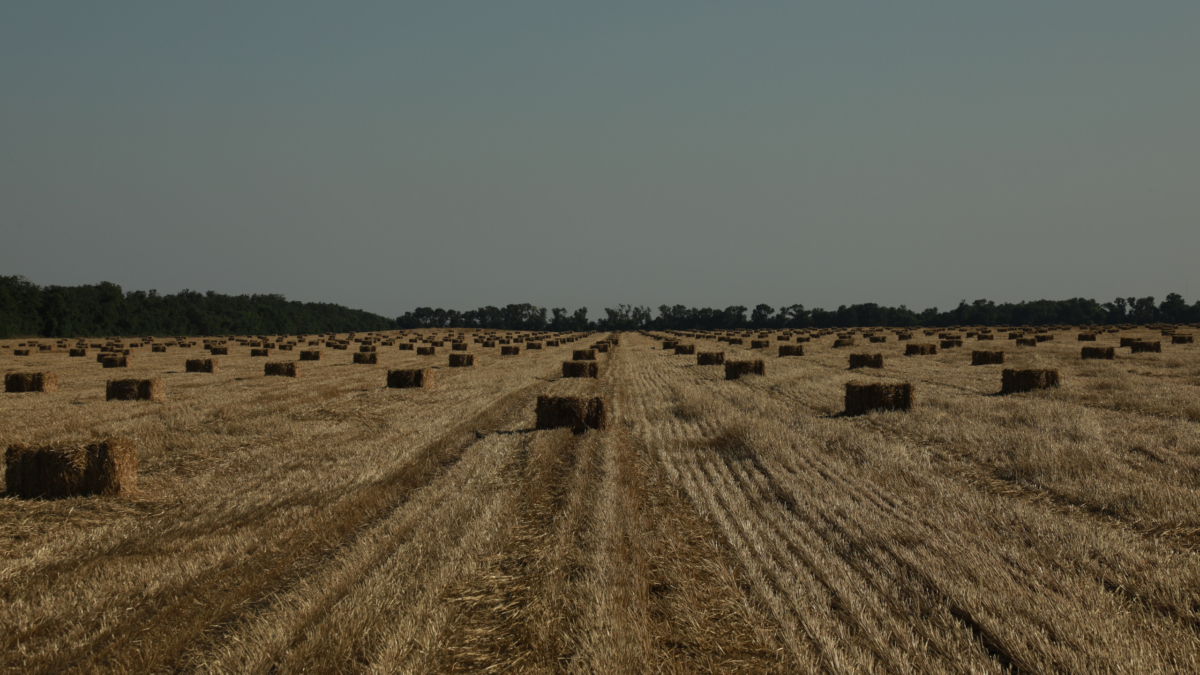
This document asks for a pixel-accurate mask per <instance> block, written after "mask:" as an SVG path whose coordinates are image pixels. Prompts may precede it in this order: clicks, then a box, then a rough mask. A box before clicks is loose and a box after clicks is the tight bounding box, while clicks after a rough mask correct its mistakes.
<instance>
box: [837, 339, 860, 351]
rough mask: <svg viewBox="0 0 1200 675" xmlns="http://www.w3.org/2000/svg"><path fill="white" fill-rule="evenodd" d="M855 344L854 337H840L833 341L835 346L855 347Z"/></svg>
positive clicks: (838, 347)
mask: <svg viewBox="0 0 1200 675" xmlns="http://www.w3.org/2000/svg"><path fill="white" fill-rule="evenodd" d="M855 344H856V343H855V341H854V338H838V339H836V340H834V341H833V348H834V349H840V348H842V347H853V346H854V345H855Z"/></svg>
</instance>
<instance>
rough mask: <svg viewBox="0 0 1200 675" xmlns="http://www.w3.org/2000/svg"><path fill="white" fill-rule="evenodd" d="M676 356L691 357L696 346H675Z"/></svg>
mask: <svg viewBox="0 0 1200 675" xmlns="http://www.w3.org/2000/svg"><path fill="white" fill-rule="evenodd" d="M675 353H676V354H686V355H691V354H695V353H696V345H694V344H692V345H675Z"/></svg>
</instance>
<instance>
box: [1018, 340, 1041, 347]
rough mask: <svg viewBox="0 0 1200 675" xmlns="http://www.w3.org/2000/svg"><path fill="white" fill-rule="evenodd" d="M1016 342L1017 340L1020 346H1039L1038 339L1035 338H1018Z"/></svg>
mask: <svg viewBox="0 0 1200 675" xmlns="http://www.w3.org/2000/svg"><path fill="white" fill-rule="evenodd" d="M1016 342H1017V346H1018V347H1036V346H1038V341H1037V340H1035V339H1033V338H1017V340H1016Z"/></svg>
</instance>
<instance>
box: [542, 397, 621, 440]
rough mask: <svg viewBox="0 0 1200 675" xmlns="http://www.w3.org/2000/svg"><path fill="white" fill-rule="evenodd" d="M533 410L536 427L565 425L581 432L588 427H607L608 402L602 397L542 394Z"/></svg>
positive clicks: (575, 431) (550, 427)
mask: <svg viewBox="0 0 1200 675" xmlns="http://www.w3.org/2000/svg"><path fill="white" fill-rule="evenodd" d="M534 412H535V414H536V416H537V423H536V426H537V428H538V429H557V428H561V427H567V428H569V429H570V430H571V431H572V432H573V433H576V434H581V433H583V432H585V431H587V430H588V429H604V428H607V427H608V402H607V401H606V400H605V399H604V398H602V397H592V398H584V397H582V396H547V395H544V394H543V395H541V396H538V397H537V405H536V407H535V408H534Z"/></svg>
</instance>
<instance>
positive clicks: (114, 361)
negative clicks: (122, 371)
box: [100, 354, 133, 368]
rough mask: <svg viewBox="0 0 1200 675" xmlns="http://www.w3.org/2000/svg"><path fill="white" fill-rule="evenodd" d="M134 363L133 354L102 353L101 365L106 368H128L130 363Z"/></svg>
mask: <svg viewBox="0 0 1200 675" xmlns="http://www.w3.org/2000/svg"><path fill="white" fill-rule="evenodd" d="M131 363H133V357H132V356H115V355H112V354H102V355H101V359H100V365H102V366H104V367H105V368H128V367H129V364H131Z"/></svg>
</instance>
